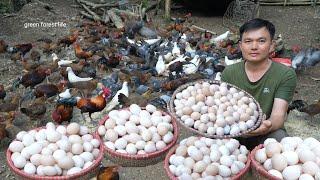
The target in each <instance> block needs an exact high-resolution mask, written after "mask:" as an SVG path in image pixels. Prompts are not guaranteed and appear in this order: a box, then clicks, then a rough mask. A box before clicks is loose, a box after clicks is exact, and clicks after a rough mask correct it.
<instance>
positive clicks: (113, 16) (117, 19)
mask: <svg viewBox="0 0 320 180" xmlns="http://www.w3.org/2000/svg"><path fill="white" fill-rule="evenodd" d="M107 14H108V16H109V17H110V19H111V21H112V22H113V23H114V25H115V26H116V28H124V24H123V22H122V20H121V18H120V17H119V16H118V15H116V13H115V12H114V9H110V10H108V11H107Z"/></svg>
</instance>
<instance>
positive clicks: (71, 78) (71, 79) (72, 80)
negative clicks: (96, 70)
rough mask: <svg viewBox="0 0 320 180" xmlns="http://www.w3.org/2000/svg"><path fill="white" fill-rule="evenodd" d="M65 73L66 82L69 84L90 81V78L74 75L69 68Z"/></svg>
mask: <svg viewBox="0 0 320 180" xmlns="http://www.w3.org/2000/svg"><path fill="white" fill-rule="evenodd" d="M66 71H67V72H68V80H69V82H70V83H75V82H80V81H90V80H92V78H91V77H88V78H81V77H78V76H77V75H75V74H74V72H73V71H72V68H71V67H67V69H66Z"/></svg>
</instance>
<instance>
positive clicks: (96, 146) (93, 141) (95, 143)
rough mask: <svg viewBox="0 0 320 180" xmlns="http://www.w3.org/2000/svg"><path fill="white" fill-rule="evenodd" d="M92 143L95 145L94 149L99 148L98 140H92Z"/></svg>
mask: <svg viewBox="0 0 320 180" xmlns="http://www.w3.org/2000/svg"><path fill="white" fill-rule="evenodd" d="M90 143H91V144H92V145H93V147H94V148H99V146H100V141H99V140H98V139H92V140H91V141H90Z"/></svg>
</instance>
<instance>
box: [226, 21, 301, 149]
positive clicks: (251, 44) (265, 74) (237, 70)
mask: <svg viewBox="0 0 320 180" xmlns="http://www.w3.org/2000/svg"><path fill="white" fill-rule="evenodd" d="M239 30H240V42H239V46H240V49H241V51H242V56H243V59H244V61H242V62H240V63H237V64H233V65H230V66H227V67H226V69H225V70H224V71H223V73H222V76H221V80H222V81H225V82H228V83H230V84H233V85H235V86H237V87H239V88H241V89H243V90H245V91H246V92H248V93H250V94H251V95H252V96H253V97H254V98H255V99H256V100H257V101H258V102H259V104H260V106H261V108H262V111H263V113H264V114H265V116H266V120H264V121H263V122H262V123H261V125H260V127H258V128H257V129H256V130H254V131H252V132H250V133H249V134H248V135H247V136H246V137H242V138H240V139H239V140H240V143H241V144H243V145H246V146H247V148H249V149H252V148H254V147H255V146H256V145H258V144H261V143H263V141H264V140H265V139H267V138H275V139H277V140H278V141H280V140H281V139H282V138H283V137H286V136H288V134H287V132H286V130H285V129H284V121H285V119H286V118H287V114H286V112H287V109H288V104H289V102H290V101H291V100H292V97H293V94H294V91H295V87H296V81H297V77H296V74H295V72H294V70H292V69H291V68H288V67H286V66H284V65H282V64H279V63H276V62H273V61H271V59H270V58H269V55H270V54H271V53H272V52H273V51H274V48H275V42H274V40H273V38H274V34H275V27H274V25H273V24H272V23H271V22H269V21H266V20H263V19H258V18H257V19H252V20H250V21H248V22H246V23H245V24H243V25H242V26H241V27H240V29H239Z"/></svg>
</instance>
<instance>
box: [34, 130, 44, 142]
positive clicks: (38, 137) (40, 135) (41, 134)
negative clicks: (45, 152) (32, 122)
mask: <svg viewBox="0 0 320 180" xmlns="http://www.w3.org/2000/svg"><path fill="white" fill-rule="evenodd" d="M34 137H35V139H36V140H37V141H44V140H46V139H47V136H46V130H45V129H41V130H40V131H38V132H37V133H36V134H35V136H34Z"/></svg>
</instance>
